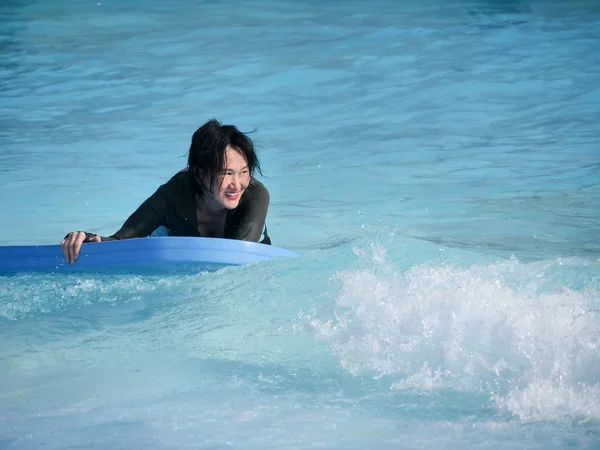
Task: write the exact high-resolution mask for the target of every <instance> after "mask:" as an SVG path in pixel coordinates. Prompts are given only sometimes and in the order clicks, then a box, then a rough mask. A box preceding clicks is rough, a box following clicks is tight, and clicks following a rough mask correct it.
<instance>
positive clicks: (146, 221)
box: [61, 120, 271, 263]
mask: <svg viewBox="0 0 600 450" xmlns="http://www.w3.org/2000/svg"><path fill="white" fill-rule="evenodd" d="M255 172H258V173H261V171H260V164H259V161H258V157H257V155H256V152H255V151H254V145H253V143H252V140H251V139H250V138H249V137H248V136H247V135H245V134H244V133H242V132H241V131H239V130H238V129H237V128H236V127H234V126H232V125H221V124H220V123H219V122H218V121H216V120H210V121H208V122H207V123H205V124H204V125H202V126H201V127H200V128H198V130H196V132H195V133H194V135H193V136H192V143H191V145H190V151H189V155H188V164H187V167H186V168H185V169H184V170H182V171H181V172H179V173H177V174H175V175H174V176H173V177H172V178H171V179H170V180H169V181H168V182H167V183H165V184H163V185H162V186H160V187H159V188H158V190H157V191H156V192H155V193H154V194H153V195H152V196H151V197H149V198H148V199H147V200H146V201H145V202H144V203H142V204H141V205H140V207H139V208H138V209H137V210H136V211H135V212H134V213H133V214H132V215H131V216H130V217H129V218H128V219H127V220H126V221H125V223H124V224H123V226H122V227H121V229H120V230H119V231H117V232H116V233H115V234H113V235H112V236H108V237H100V236H97V235H95V234H93V233H87V232H85V231H73V232H71V233H69V234H67V235H66V236H65V238H64V239H63V241H62V243H61V247H62V251H63V254H64V255H65V259H66V260H67V262H68V263H73V262H75V260H77V258H78V257H79V252H80V250H81V245H82V244H84V243H87V242H101V241H111V240H115V239H130V238H137V237H146V236H149V235H150V234H152V232H153V231H154V230H156V229H157V228H158V227H161V226H162V227H164V228H166V230H167V231H168V234H169V235H170V236H202V237H218V238H226V239H238V240H246V241H254V242H258V241H259V240H260V237H261V234H263V228H264V236H265V237H264V239H263V240H262V241H261V242H262V243H265V244H270V243H271V241H270V239H269V236H268V235H267V232H266V227H265V220H266V216H267V210H268V207H269V192H268V191H267V189H266V188H265V187H264V186H263V185H262V183H260V182H259V181H258V180H256V179H255V178H254V176H253V175H254V173H255Z"/></svg>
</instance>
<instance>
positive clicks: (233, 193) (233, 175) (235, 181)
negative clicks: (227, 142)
mask: <svg viewBox="0 0 600 450" xmlns="http://www.w3.org/2000/svg"><path fill="white" fill-rule="evenodd" d="M249 183H250V169H249V168H248V161H247V160H246V156H245V155H244V154H243V153H241V152H239V151H237V150H235V149H233V148H232V147H230V146H227V148H226V149H225V167H224V168H223V171H222V172H221V175H220V177H219V178H217V180H216V182H215V185H214V186H213V189H212V191H213V192H212V198H213V200H214V201H215V202H216V203H217V204H218V206H217V205H215V206H217V207H220V208H226V209H234V208H237V206H238V204H239V203H240V199H241V197H242V194H243V193H244V191H245V190H246V188H247V187H248V184H249Z"/></svg>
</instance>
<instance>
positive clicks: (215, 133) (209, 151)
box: [187, 119, 262, 197]
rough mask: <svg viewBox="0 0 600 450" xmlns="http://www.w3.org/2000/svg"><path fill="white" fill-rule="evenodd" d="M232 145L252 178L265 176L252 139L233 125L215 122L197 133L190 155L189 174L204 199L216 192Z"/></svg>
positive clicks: (194, 186) (193, 185) (206, 124)
mask: <svg viewBox="0 0 600 450" xmlns="http://www.w3.org/2000/svg"><path fill="white" fill-rule="evenodd" d="M228 146H230V147H232V148H233V149H234V150H237V151H239V152H240V153H241V154H243V155H244V156H245V157H246V160H247V161H248V169H249V170H250V176H254V174H255V173H256V172H258V173H260V174H261V175H262V172H261V170H260V163H259V161H258V156H257V155H256V152H255V151H254V144H253V143H252V140H251V139H250V138H249V137H248V136H247V135H246V134H244V133H242V132H241V131H240V130H238V129H237V128H236V127H234V126H233V125H221V123H219V122H218V121H217V120H215V119H212V120H209V121H208V122H206V123H205V124H204V125H202V126H201V127H200V128H198V129H197V130H196V132H195V133H194V135H193V136H192V143H191V145H190V151H189V154H188V164H187V167H188V174H189V178H190V183H191V184H192V188H193V189H194V191H196V192H197V193H198V194H200V196H201V197H202V196H204V194H205V193H209V194H210V193H211V192H212V189H211V188H212V186H214V184H215V182H216V181H217V180H218V179H219V178H220V177H221V176H222V171H223V169H224V168H225V162H226V153H225V151H226V149H227V147H228Z"/></svg>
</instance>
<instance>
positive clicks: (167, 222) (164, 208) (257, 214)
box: [102, 170, 271, 244]
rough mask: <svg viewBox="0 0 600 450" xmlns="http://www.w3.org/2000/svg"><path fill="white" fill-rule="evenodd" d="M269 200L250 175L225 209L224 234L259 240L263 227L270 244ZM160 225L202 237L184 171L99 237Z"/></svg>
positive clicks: (142, 233) (146, 231)
mask: <svg viewBox="0 0 600 450" xmlns="http://www.w3.org/2000/svg"><path fill="white" fill-rule="evenodd" d="M269 200H270V197H269V191H268V190H267V188H265V187H264V186H263V184H262V183H261V182H259V181H258V180H256V179H254V178H251V179H250V184H249V185H248V187H247V188H246V190H245V191H244V193H243V194H242V198H241V199H240V203H239V204H238V206H237V208H235V209H231V210H228V211H227V217H226V219H225V234H224V236H223V237H224V238H226V239H237V240H243V241H254V242H258V241H259V240H260V236H261V234H263V229H264V235H265V238H264V239H263V240H262V241H261V242H262V243H265V244H270V243H271V240H270V239H269V236H268V235H267V230H266V227H265V219H266V217H267V209H268V207H269ZM160 226H163V227H165V228H166V229H167V230H168V232H169V235H170V236H197V237H200V236H201V235H200V232H199V231H198V219H197V216H196V193H195V192H194V190H193V189H192V185H191V183H190V180H189V178H188V172H187V170H183V171H181V172H179V173H177V174H175V175H174V176H173V178H171V179H170V180H169V181H168V182H166V183H165V184H163V185H162V186H160V187H159V188H158V189H157V190H156V192H155V193H154V194H152V196H150V197H149V198H148V199H147V200H146V201H145V202H144V203H142V204H141V205H140V207H139V208H138V209H137V210H136V211H135V212H134V213H133V214H132V215H131V216H129V218H128V219H127V220H126V221H125V223H124V224H123V226H122V227H121V229H120V230H119V231H117V232H116V233H115V234H113V235H112V236H109V237H102V240H103V241H112V240H115V239H130V238H136V237H146V236H149V235H150V234H151V233H152V232H153V231H154V230H156V229H157V228H158V227H160Z"/></svg>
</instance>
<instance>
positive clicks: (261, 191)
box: [246, 177, 269, 197]
mask: <svg viewBox="0 0 600 450" xmlns="http://www.w3.org/2000/svg"><path fill="white" fill-rule="evenodd" d="M246 192H247V193H248V194H252V195H253V196H254V195H261V196H265V195H266V196H267V197H268V195H269V190H268V189H267V188H266V187H265V185H264V184H262V183H261V182H260V181H258V180H257V179H256V178H254V177H252V178H250V183H249V184H248V189H246Z"/></svg>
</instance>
